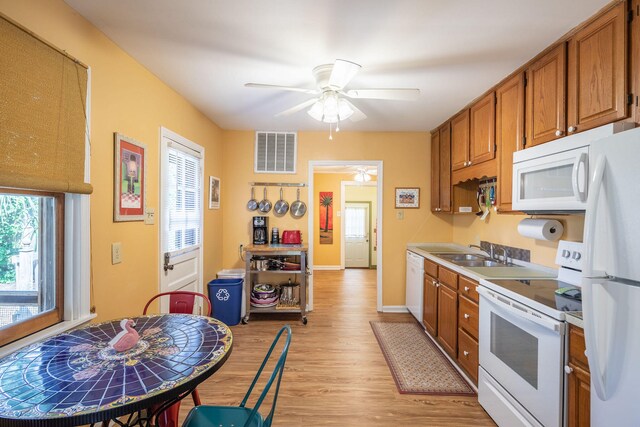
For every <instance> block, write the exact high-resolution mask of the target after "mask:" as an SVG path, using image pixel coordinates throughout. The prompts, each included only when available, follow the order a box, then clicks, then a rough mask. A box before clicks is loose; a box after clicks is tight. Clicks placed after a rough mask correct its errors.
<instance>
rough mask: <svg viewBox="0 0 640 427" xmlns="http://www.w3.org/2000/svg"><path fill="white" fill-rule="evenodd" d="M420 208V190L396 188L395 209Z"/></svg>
mask: <svg viewBox="0 0 640 427" xmlns="http://www.w3.org/2000/svg"><path fill="white" fill-rule="evenodd" d="M419 207H420V188H411V187H409V188H402V187H396V209H418V208H419Z"/></svg>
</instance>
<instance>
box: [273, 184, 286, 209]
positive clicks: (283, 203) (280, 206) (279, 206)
mask: <svg viewBox="0 0 640 427" xmlns="http://www.w3.org/2000/svg"><path fill="white" fill-rule="evenodd" d="M288 210H289V202H287V201H286V200H284V198H283V197H282V187H281V188H280V200H278V201H277V202H276V204H275V205H274V206H273V213H274V214H275V215H276V216H283V215H284V214H286V213H287V211H288Z"/></svg>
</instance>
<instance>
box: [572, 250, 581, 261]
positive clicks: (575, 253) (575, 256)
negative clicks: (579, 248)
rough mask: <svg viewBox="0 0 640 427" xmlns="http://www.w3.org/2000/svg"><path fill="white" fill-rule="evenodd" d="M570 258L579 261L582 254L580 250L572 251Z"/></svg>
mask: <svg viewBox="0 0 640 427" xmlns="http://www.w3.org/2000/svg"><path fill="white" fill-rule="evenodd" d="M571 258H573V259H575V260H576V261H579V260H580V258H582V254H581V253H580V252H574V253H573V256H572V257H571Z"/></svg>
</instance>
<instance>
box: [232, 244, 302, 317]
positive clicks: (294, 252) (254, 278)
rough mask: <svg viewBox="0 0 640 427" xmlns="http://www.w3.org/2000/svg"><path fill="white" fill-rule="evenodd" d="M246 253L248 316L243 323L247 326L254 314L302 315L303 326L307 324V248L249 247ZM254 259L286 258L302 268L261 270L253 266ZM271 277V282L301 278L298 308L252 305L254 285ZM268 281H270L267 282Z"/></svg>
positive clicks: (284, 246)
mask: <svg viewBox="0 0 640 427" xmlns="http://www.w3.org/2000/svg"><path fill="white" fill-rule="evenodd" d="M244 251H245V264H246V267H245V268H246V275H245V282H244V286H245V290H246V295H245V301H246V308H247V311H246V314H245V316H244V317H243V318H242V323H244V324H246V323H247V322H248V321H249V316H250V314H251V313H252V312H254V313H300V316H301V319H302V324H304V325H306V324H307V312H306V307H307V247H306V246H303V245H249V246H246V247H245V248H244ZM254 257H260V258H266V259H267V260H277V259H278V258H280V257H286V258H287V259H288V260H290V261H291V259H293V260H295V261H292V262H295V263H297V264H300V268H299V269H297V270H278V269H273V270H272V269H267V270H259V269H257V268H255V266H254V265H252V262H251V261H252V260H253V258H254ZM267 276H269V277H270V280H278V278H280V279H284V280H280V281H286V280H287V278H291V277H293V278H294V282H295V278H296V276H298V277H299V278H300V281H299V282H300V298H299V306H298V307H278V306H274V307H254V306H252V305H251V290H252V289H253V285H254V284H256V283H261V282H260V280H259V278H260V277H267ZM265 281H268V280H265Z"/></svg>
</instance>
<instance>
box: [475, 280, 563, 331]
mask: <svg viewBox="0 0 640 427" xmlns="http://www.w3.org/2000/svg"><path fill="white" fill-rule="evenodd" d="M478 293H479V294H480V295H482V296H483V297H485V298H487V299H489V300H490V301H489V302H491V303H493V304H495V305H497V306H499V307H500V308H502V309H504V310H505V311H508V312H509V313H510V314H513V315H515V316H516V317H519V318H520V319H523V320H528V321H529V322H532V323H535V324H536V325H539V326H542V327H543V328H545V329H549V330H550V331H553V332H556V333H559V334H561V335H562V334H563V329H562V327H561V324H560V323H559V322H553V321H551V320H546V319H544V318H540V317H537V316H534V315H533V314H531V313H529V312H527V311H522V310H520V309H518V308H515V307H513V306H512V305H510V304H507V303H505V302H502V301H501V300H500V299H499V298H498V297H497V296H496V295H495V294H494V293H493V292H491V291H489V290H488V289H486V288H483V287H482V286H478Z"/></svg>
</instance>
